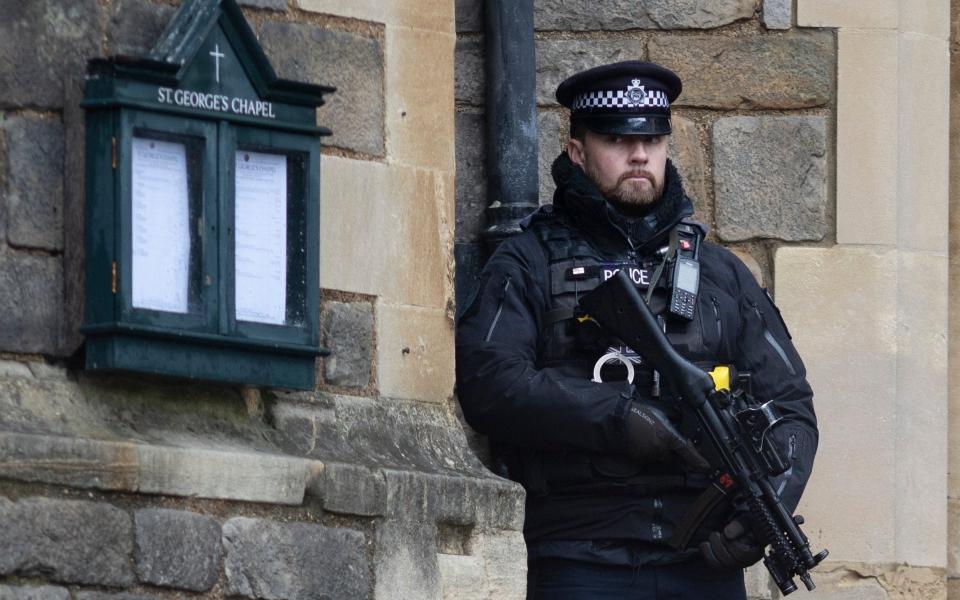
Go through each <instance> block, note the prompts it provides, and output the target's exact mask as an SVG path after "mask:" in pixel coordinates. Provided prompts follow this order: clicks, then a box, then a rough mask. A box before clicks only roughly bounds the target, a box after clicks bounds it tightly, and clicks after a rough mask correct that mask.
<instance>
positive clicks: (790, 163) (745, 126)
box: [713, 117, 827, 241]
mask: <svg viewBox="0 0 960 600" xmlns="http://www.w3.org/2000/svg"><path fill="white" fill-rule="evenodd" d="M784 140H790V143H786V144H785V143H784ZM826 154H827V123H826V118H824V117H727V118H723V119H720V120H718V121H717V122H716V123H715V124H714V127H713V155H714V194H715V198H716V200H715V202H716V222H717V233H718V235H719V236H720V237H721V238H722V239H724V240H727V241H736V240H747V239H751V238H757V237H762V238H779V239H783V240H788V241H797V240H819V239H822V238H823V236H824V235H825V234H826V232H827V221H826V204H827V161H826Z"/></svg>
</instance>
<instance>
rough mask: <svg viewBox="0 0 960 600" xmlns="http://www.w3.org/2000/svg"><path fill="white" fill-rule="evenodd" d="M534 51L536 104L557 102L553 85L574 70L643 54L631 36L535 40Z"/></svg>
mask: <svg viewBox="0 0 960 600" xmlns="http://www.w3.org/2000/svg"><path fill="white" fill-rule="evenodd" d="M536 54H537V104H546V105H552V106H558V104H557V100H556V98H554V96H553V93H554V92H555V91H556V89H557V86H558V85H560V82H561V81H563V80H564V79H566V78H567V77H569V76H571V75H573V74H574V73H577V72H578V71H583V70H584V69H589V68H591V67H596V66H598V65H603V64H607V63H613V62H619V61H622V60H644V58H646V52H645V51H644V47H643V42H642V41H640V40H636V39H631V38H613V39H603V40H594V39H586V40H584V39H577V40H556V39H546V40H537V42H536ZM700 60H701V61H702V60H703V57H702V56H701V57H700ZM684 82H686V79H685V80H684Z"/></svg>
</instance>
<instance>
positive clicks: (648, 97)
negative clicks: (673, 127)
mask: <svg viewBox="0 0 960 600" xmlns="http://www.w3.org/2000/svg"><path fill="white" fill-rule="evenodd" d="M644 106H656V107H658V108H669V107H670V102H669V101H668V100H667V94H666V93H665V92H661V91H659V90H650V91H649V92H646V93H645V94H643V97H642V99H641V100H640V102H634V101H633V100H632V99H631V98H630V97H629V96H628V95H627V92H625V91H623V90H617V91H604V90H601V91H597V92H588V93H586V94H580V95H579V96H577V97H576V98H574V100H573V106H572V108H573V110H580V109H583V108H639V107H644Z"/></svg>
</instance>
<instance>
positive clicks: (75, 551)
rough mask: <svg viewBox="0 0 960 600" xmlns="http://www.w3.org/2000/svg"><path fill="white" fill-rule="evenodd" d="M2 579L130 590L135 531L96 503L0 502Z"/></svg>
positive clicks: (121, 514) (115, 512) (107, 507)
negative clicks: (14, 577) (42, 579)
mask: <svg viewBox="0 0 960 600" xmlns="http://www.w3.org/2000/svg"><path fill="white" fill-rule="evenodd" d="M0 531H3V532H4V535H3V536H2V537H0V575H7V576H9V575H19V576H23V577H38V576H42V577H45V578H47V579H49V580H51V581H57V582H63V583H76V584H89V585H106V586H121V587H122V586H128V585H131V584H132V583H133V582H134V578H133V569H132V566H131V564H130V557H131V555H132V554H133V527H132V525H131V522H130V517H129V515H127V513H125V512H124V511H122V510H120V509H119V508H115V507H113V506H111V505H109V504H104V503H97V502H79V501H74V500H51V499H47V498H27V499H24V500H20V501H18V502H16V503H14V502H11V501H9V500H6V499H3V498H0Z"/></svg>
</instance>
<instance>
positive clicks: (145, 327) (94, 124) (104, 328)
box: [82, 0, 334, 389]
mask: <svg viewBox="0 0 960 600" xmlns="http://www.w3.org/2000/svg"><path fill="white" fill-rule="evenodd" d="M333 91H334V88H332V87H327V86H320V85H313V84H307V83H300V82H294V81H287V80H282V79H279V78H278V77H277V75H276V73H275V72H274V70H273V68H272V67H271V65H270V63H269V61H268V60H267V58H266V56H265V55H264V53H263V50H262V49H261V48H260V45H259V44H258V42H257V40H256V38H255V36H254V34H253V32H252V31H251V29H250V26H249V25H248V24H247V22H246V20H245V19H244V17H243V14H242V12H241V11H240V9H239V7H238V6H237V4H236V2H235V0H186V1H185V2H184V3H183V4H182V5H181V7H180V9H179V10H178V12H177V13H176V15H175V16H174V18H173V20H172V21H171V23H170V24H169V26H168V27H167V30H166V32H165V33H164V35H163V36H162V37H161V39H160V41H159V42H158V43H157V45H156V46H155V47H154V48H153V50H152V51H151V52H150V54H149V55H148V56H146V57H137V58H130V57H123V56H116V57H112V58H107V59H94V60H91V61H90V63H89V66H88V76H87V82H86V88H85V94H84V100H83V104H82V105H83V107H84V109H85V110H86V309H85V323H84V325H83V327H82V332H83V333H84V334H85V340H86V341H85V351H86V367H87V368H88V369H93V370H114V371H134V372H145V373H155V374H162V375H171V376H177V377H185V378H190V379H204V380H215V381H229V382H238V383H248V384H255V385H265V386H274V387H287V388H297V389H310V388H312V387H313V386H314V378H315V362H316V357H317V356H319V355H323V354H325V353H326V350H325V349H324V348H322V347H321V346H320V337H319V331H318V329H319V328H318V316H319V262H320V257H319V253H320V250H319V248H320V239H319V238H320V225H319V213H320V211H319V202H320V198H319V194H320V192H319V190H320V170H319V169H320V137H321V136H324V135H329V134H330V131H329V130H328V129H326V128H323V127H318V126H317V124H316V114H317V113H316V109H317V107H318V106H320V105H322V104H323V102H324V100H323V96H324V94H328V93H331V92H333Z"/></svg>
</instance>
